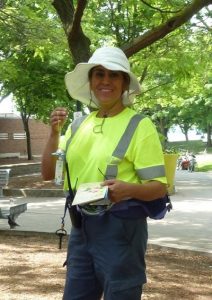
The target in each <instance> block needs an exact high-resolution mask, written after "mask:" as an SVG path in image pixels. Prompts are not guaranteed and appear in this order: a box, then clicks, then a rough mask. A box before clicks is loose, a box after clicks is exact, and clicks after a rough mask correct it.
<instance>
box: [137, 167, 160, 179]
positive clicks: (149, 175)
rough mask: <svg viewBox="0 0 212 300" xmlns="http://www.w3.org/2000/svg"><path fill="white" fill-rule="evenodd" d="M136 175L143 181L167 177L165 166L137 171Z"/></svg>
mask: <svg viewBox="0 0 212 300" xmlns="http://www.w3.org/2000/svg"><path fill="white" fill-rule="evenodd" d="M136 173H137V174H138V176H139V178H140V179H143V180H148V179H153V178H158V177H165V176H166V174H165V167H164V165H159V166H154V167H148V168H143V169H137V170H136Z"/></svg>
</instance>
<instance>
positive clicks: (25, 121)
mask: <svg viewBox="0 0 212 300" xmlns="http://www.w3.org/2000/svg"><path fill="white" fill-rule="evenodd" d="M21 118H22V121H23V125H24V130H25V132H26V143H27V157H28V160H32V148H31V137H30V130H29V116H26V115H25V114H23V113H21Z"/></svg>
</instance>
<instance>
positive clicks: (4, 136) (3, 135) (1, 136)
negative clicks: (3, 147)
mask: <svg viewBox="0 0 212 300" xmlns="http://www.w3.org/2000/svg"><path fill="white" fill-rule="evenodd" d="M8 138H9V135H8V133H3V132H1V133H0V140H8Z"/></svg>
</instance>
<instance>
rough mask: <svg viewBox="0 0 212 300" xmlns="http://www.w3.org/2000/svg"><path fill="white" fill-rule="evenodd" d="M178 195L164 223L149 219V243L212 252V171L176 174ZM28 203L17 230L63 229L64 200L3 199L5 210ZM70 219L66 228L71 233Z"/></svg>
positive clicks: (4, 226) (2, 223)
mask: <svg viewBox="0 0 212 300" xmlns="http://www.w3.org/2000/svg"><path fill="white" fill-rule="evenodd" d="M175 189H176V193H175V194H174V195H173V196H171V201H172V204H173V210H172V211H171V212H170V213H168V214H167V215H166V217H165V218H164V219H163V220H159V221H155V220H151V219H149V220H148V224H149V243H151V244H157V245H160V246H166V247H174V248H180V249H186V250H195V251H201V252H207V253H212V241H211V240H212V217H211V216H212V172H207V173H203V172H198V173H197V172H193V173H189V172H188V171H176V180H175ZM24 202H27V205H28V208H27V211H26V212H25V213H23V214H21V215H20V216H19V217H18V219H17V223H18V224H19V225H20V226H17V227H16V228H15V229H12V230H13V231H21V232H28V233H30V232H50V233H52V232H55V231H56V230H57V229H59V228H60V227H61V218H62V217H63V214H64V202H65V199H64V198H61V197H60V198H59V197H51V198H50V197H49V198H48V197H47V198H46V197H45V198H44V197H43V198H41V197H39V198H24V197H7V198H3V199H0V203H1V208H2V207H3V208H7V207H9V205H11V204H19V203H24ZM70 228H71V224H70V220H69V217H68V216H66V218H65V229H66V230H67V232H69V231H70ZM2 230H8V231H9V230H10V231H11V229H10V228H9V225H8V223H7V220H4V219H0V234H1V231H2Z"/></svg>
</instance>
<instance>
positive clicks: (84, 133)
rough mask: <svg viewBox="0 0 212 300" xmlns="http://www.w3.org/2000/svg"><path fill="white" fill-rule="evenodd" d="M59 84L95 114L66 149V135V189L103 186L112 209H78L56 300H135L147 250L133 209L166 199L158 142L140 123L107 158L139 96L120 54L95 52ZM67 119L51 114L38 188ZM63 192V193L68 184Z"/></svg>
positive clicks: (48, 174)
mask: <svg viewBox="0 0 212 300" xmlns="http://www.w3.org/2000/svg"><path fill="white" fill-rule="evenodd" d="M65 83H66V86H67V89H68V92H69V94H70V95H71V96H72V98H74V99H77V100H79V101H81V102H82V103H84V104H87V105H90V106H93V107H96V110H95V111H93V112H92V113H91V114H89V115H88V116H87V117H86V119H85V120H84V121H83V122H82V123H81V125H80V126H79V127H78V129H77V131H76V133H75V134H74V136H73V137H72V140H71V142H70V144H69V146H68V148H67V149H66V146H65V143H66V142H67V141H68V140H69V138H70V136H71V130H72V129H71V127H69V128H68V130H67V132H66V134H65V138H64V139H63V143H62V144H61V145H60V148H62V149H63V150H64V151H66V160H67V163H68V168H69V171H70V177H71V185H72V187H73V186H75V185H76V188H78V187H79V185H80V184H81V183H89V182H103V183H102V184H103V185H104V186H107V187H108V197H109V200H110V203H112V204H113V206H111V208H110V209H106V208H105V207H104V206H103V208H102V207H101V209H102V211H100V212H99V211H98V210H97V211H96V213H95V214H91V213H90V211H91V210H93V209H94V210H95V208H93V207H91V206H90V205H86V206H85V207H78V210H79V211H80V214H81V219H82V226H81V228H75V227H74V226H73V227H72V230H71V234H70V239H69V246H68V254H67V277H66V285H65V290H64V296H63V299H64V300H68V299H70V300H74V299H78V300H97V299H98V300H99V299H101V296H102V294H104V299H105V300H113V299H116V300H119V299H120V300H125V299H126V300H130V299H132V300H140V298H141V294H142V286H143V284H144V283H145V282H146V275H145V251H146V245H147V222H146V215H145V214H143V213H142V207H141V205H140V204H141V202H143V201H147V202H149V201H151V200H154V199H157V198H160V197H163V196H164V195H165V194H166V183H167V182H166V178H165V171H164V161H163V154H162V149H161V145H160V141H159V138H158V134H157V132H156V130H155V127H154V125H153V124H152V122H151V121H150V119H148V118H143V119H142V120H140V121H139V123H138V125H137V126H136V128H135V130H134V131H133V134H132V138H131V139H130V141H128V143H129V145H127V147H126V149H125V152H124V154H123V157H121V158H117V157H115V158H114V149H116V148H117V145H119V144H120V145H122V144H123V143H122V144H121V142H120V140H121V138H122V137H123V135H125V140H126V139H127V138H126V134H125V130H126V128H128V124H129V122H130V120H131V119H132V118H133V117H134V116H135V115H136V113H135V111H133V110H132V109H130V108H129V107H128V106H130V105H131V104H132V102H133V98H134V96H135V95H136V94H139V93H140V86H139V82H138V80H137V78H136V77H135V75H134V74H133V73H132V72H131V71H130V66H129V62H128V60H127V58H126V56H125V54H124V53H123V52H122V50H120V49H119V48H115V47H103V48H99V49H97V50H96V51H95V52H94V54H93V56H92V57H91V58H90V60H89V61H88V63H80V64H78V65H77V66H76V68H75V70H74V71H73V72H71V73H68V74H67V75H66V77H65ZM66 116H67V111H66V110H65V109H64V108H56V109H55V110H54V111H53V113H52V114H51V133H50V137H49V140H48V142H47V145H46V148H45V151H44V154H43V161H42V173H43V177H44V179H45V180H50V179H53V178H54V172H55V160H54V158H53V157H52V155H51V153H52V152H55V151H56V150H57V148H58V143H59V126H58V122H59V124H60V127H61V126H62V125H63V124H64V122H65V120H66ZM122 142H123V141H122ZM120 145H119V148H120V147H121V146H120ZM108 165H109V166H112V169H114V168H115V169H116V174H115V173H114V174H115V175H114V174H113V176H112V178H108V177H109V176H108V174H109V172H108ZM114 166H115V167H114ZM64 189H65V190H68V184H67V180H66V181H65V184H64ZM109 207H110V206H109ZM107 208H108V206H107ZM138 212H139V213H138Z"/></svg>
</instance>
